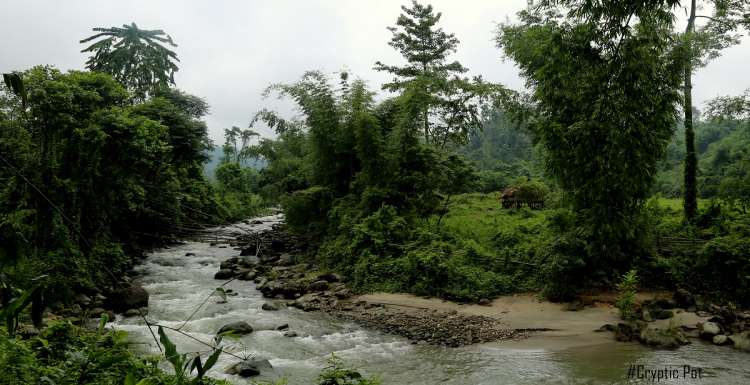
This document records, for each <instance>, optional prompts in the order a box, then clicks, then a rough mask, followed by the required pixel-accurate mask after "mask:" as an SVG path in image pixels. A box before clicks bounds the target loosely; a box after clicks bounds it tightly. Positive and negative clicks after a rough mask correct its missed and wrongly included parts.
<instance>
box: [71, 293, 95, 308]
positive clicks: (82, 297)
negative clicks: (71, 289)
mask: <svg viewBox="0 0 750 385" xmlns="http://www.w3.org/2000/svg"><path fill="white" fill-rule="evenodd" d="M75 301H76V303H79V304H80V305H81V306H84V307H87V306H89V305H90V304H91V298H90V297H89V296H87V295H86V294H83V293H78V294H76V295H75Z"/></svg>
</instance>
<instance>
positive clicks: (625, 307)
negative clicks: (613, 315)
mask: <svg viewBox="0 0 750 385" xmlns="http://www.w3.org/2000/svg"><path fill="white" fill-rule="evenodd" d="M637 290H638V272H636V271H635V270H630V271H628V272H627V274H625V275H623V276H622V280H621V281H620V283H618V284H617V291H619V294H618V296H617V301H616V302H615V306H617V309H618V310H619V311H620V318H622V319H624V320H630V319H632V318H633V317H635V316H636V315H635V294H636V292H637Z"/></svg>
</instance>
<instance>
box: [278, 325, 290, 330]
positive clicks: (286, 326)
mask: <svg viewBox="0 0 750 385" xmlns="http://www.w3.org/2000/svg"><path fill="white" fill-rule="evenodd" d="M286 329H289V324H281V325H279V326H277V327H276V330H286Z"/></svg>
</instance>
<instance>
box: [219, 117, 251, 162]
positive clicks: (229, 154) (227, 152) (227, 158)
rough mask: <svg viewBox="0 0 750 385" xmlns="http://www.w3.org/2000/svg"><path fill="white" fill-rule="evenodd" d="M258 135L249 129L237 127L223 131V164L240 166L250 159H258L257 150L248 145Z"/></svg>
mask: <svg viewBox="0 0 750 385" xmlns="http://www.w3.org/2000/svg"><path fill="white" fill-rule="evenodd" d="M258 136H260V134H258V133H257V132H255V131H253V130H251V129H245V130H243V129H240V128H239V127H237V126H232V128H228V129H224V140H225V142H224V147H222V149H223V150H224V158H223V161H224V162H234V163H237V164H241V163H243V162H245V161H247V160H248V159H250V158H253V157H256V158H257V157H258V154H257V148H256V147H255V146H252V145H251V144H250V142H251V140H252V138H254V137H258Z"/></svg>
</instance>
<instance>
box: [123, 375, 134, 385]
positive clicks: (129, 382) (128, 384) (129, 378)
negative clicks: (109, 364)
mask: <svg viewBox="0 0 750 385" xmlns="http://www.w3.org/2000/svg"><path fill="white" fill-rule="evenodd" d="M123 385H136V384H135V375H134V374H133V372H128V374H127V375H126V376H125V383H124V384H123Z"/></svg>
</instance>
